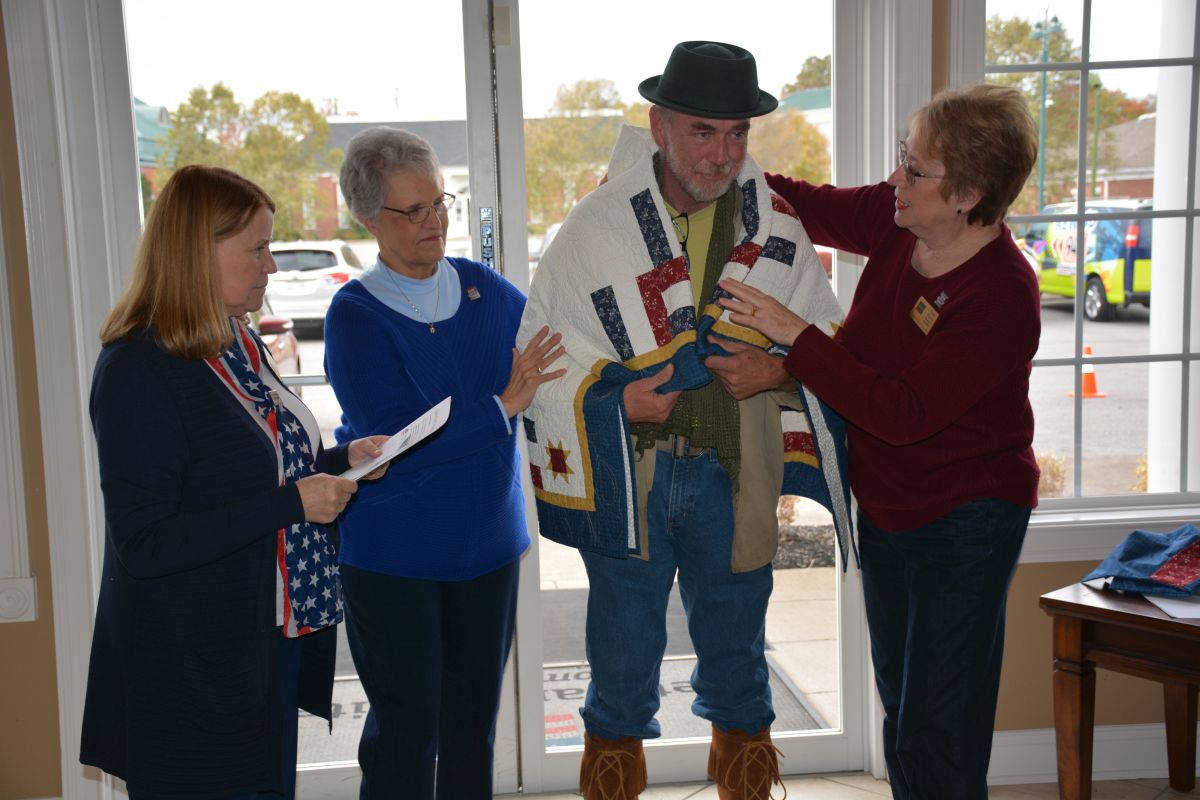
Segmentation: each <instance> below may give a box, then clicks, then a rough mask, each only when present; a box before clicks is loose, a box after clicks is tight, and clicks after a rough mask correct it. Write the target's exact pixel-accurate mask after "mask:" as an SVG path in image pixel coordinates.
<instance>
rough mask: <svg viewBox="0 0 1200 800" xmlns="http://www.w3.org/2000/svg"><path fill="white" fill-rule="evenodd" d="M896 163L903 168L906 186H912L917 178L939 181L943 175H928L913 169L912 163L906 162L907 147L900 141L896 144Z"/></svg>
mask: <svg viewBox="0 0 1200 800" xmlns="http://www.w3.org/2000/svg"><path fill="white" fill-rule="evenodd" d="M896 163H898V164H899V165H900V166H902V167H904V174H905V175H906V176H907V177H908V185H909V186H912V185H913V184H914V183H916V182H917V178H929V179H930V180H941V179H942V178H944V177H946V176H945V175H930V174H929V173H928V172H921V170H919V169H913V165H912V162H910V161H909V160H908V145H907V144H905V143H904V140H903V139H901V140H900V141H899V142H897V143H896Z"/></svg>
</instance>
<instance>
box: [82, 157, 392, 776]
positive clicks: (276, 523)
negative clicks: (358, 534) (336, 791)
mask: <svg viewBox="0 0 1200 800" xmlns="http://www.w3.org/2000/svg"><path fill="white" fill-rule="evenodd" d="M274 210H275V205H274V203H273V202H272V201H271V198H270V197H268V196H267V195H266V193H265V192H263V190H262V189H261V188H259V187H258V186H256V185H255V184H253V183H251V182H250V181H248V180H246V179H245V178H242V177H241V176H239V175H236V174H234V173H232V172H229V171H228V170H223V169H218V168H213V167H202V166H190V167H184V168H183V169H180V170H179V171H177V172H176V173H175V174H174V175H173V176H172V177H171V179H170V180H169V181H168V182H167V184H166V186H165V187H164V188H163V191H162V194H161V195H160V196H159V198H158V201H157V202H156V203H155V205H154V208H153V209H152V211H151V212H150V217H149V219H148V220H147V223H146V231H145V233H144V235H143V237H142V241H141V246H140V248H139V251H138V258H137V264H136V266H135V268H134V273H133V277H132V281H131V283H130V286H129V288H128V289H127V290H126V291H125V293H124V295H123V296H122V297H121V299H120V300H119V301H118V302H117V305H116V306H115V307H114V308H113V310H112V312H111V313H110V314H109V317H108V319H107V320H106V321H105V324H104V328H103V330H102V331H101V341H102V342H103V344H104V348H103V350H102V351H101V353H100V358H99V360H98V361H97V363H96V369H95V374H94V377H93V381H92V395H91V415H92V425H93V428H94V430H95V434H96V446H97V453H98V456H99V461H100V485H101V489H102V491H103V494H104V510H105V523H106V525H105V528H106V540H105V548H104V571H103V576H102V580H101V587H100V599H99V604H98V608H97V612H96V626H95V633H94V636H93V639H92V656H91V666H90V669H89V673H88V687H87V698H86V702H85V706H84V717H83V735H82V744H81V751H80V761H81V762H83V763H84V764H91V765H94V766H97V767H100V768H101V769H103V770H105V771H106V772H109V773H111V774H113V775H116V776H118V777H121V778H123V779H124V780H125V782H126V785H127V788H128V790H129V796H130V797H131V798H134V800H137V799H138V798H170V797H189V798H196V797H206V798H209V797H211V798H239V799H240V798H267V797H270V798H280V797H284V798H290V797H292V796H293V794H294V784H295V775H296V716H297V707H301V708H304V709H305V710H307V711H310V712H312V713H313V714H317V715H320V716H322V717H324V718H326V719H329V718H330V705H331V698H332V691H333V664H334V652H335V641H336V640H335V636H336V634H335V633H334V631H335V630H336V629H335V628H334V627H333V624H334V623H336V622H337V621H338V620H339V619H340V617H341V600H340V592H339V586H338V575H337V556H336V550H335V542H333V541H332V540H331V536H330V531H329V529H328V528H326V527H325V525H326V524H328V523H330V522H332V521H333V520H334V519H335V518H336V517H337V515H338V514H339V513H340V512H341V511H342V509H343V508H344V507H345V505H346V502H347V501H348V500H349V499H350V497H351V495H353V494H354V492H355V490H356V488H357V485H356V484H355V483H354V482H353V481H349V480H345V479H342V478H338V477H334V475H336V474H337V473H339V472H342V471H344V470H345V469H347V467H349V466H352V465H355V464H358V463H361V462H363V461H365V460H367V459H369V458H372V457H374V456H376V455H378V454H379V448H378V445H379V443H380V441H382V438H383V437H376V438H374V439H360V440H358V441H355V442H351V443H350V444H348V445H346V446H343V447H338V448H334V449H333V450H331V451H325V450H323V449H322V448H321V439H320V432H319V430H318V428H317V424H316V420H315V419H314V418H313V416H312V414H311V413H309V411H308V409H306V408H305V407H304V404H303V403H301V402H300V400H299V398H297V397H296V396H295V395H293V394H292V393H291V392H289V391H288V390H287V388H285V387H284V386H283V383H282V382H281V381H280V379H279V377H278V375H277V374H276V373H275V371H274V369H273V367H272V366H271V363H270V359H269V357H268V356H267V355H266V350H265V348H264V347H263V346H262V343H261V342H260V341H259V340H258V338H257V336H255V335H254V334H253V333H252V332H251V331H249V329H248V328H247V327H246V326H245V324H244V322H243V321H242V317H243V315H245V314H246V313H248V312H250V311H254V310H257V309H258V308H259V307H260V306H261V305H262V298H263V291H264V290H265V288H266V285H267V276H268V275H269V274H270V273H272V272H274V271H275V262H274V261H273V259H272V258H271V252H270V250H269V248H268V247H267V245H268V243H269V242H270V239H271V227H272V220H273V213H274ZM326 472H330V473H334V475H330V474H325V473H326ZM379 474H381V473H378V471H377V473H373V474H372V475H371V476H368V477H372V478H374V477H378V476H379ZM325 565H328V566H325ZM301 578H303V580H301Z"/></svg>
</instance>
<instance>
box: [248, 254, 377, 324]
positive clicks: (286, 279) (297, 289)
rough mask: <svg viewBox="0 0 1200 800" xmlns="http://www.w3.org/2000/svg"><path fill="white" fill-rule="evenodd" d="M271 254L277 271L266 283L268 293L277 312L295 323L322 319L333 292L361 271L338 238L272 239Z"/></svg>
mask: <svg viewBox="0 0 1200 800" xmlns="http://www.w3.org/2000/svg"><path fill="white" fill-rule="evenodd" d="M271 255H273V256H274V257H275V265H276V266H277V267H278V271H277V272H276V273H275V274H274V275H272V276H271V280H270V282H269V283H268V284H267V297H268V298H270V301H271V306H272V307H273V308H274V309H275V313H276V314H279V315H280V316H283V317H291V318H292V319H293V320H295V321H296V322H297V323H301V322H319V321H321V320H324V319H325V312H326V311H327V310H328V309H329V301H330V300H332V299H333V295H334V293H335V292H337V290H338V289H340V288H342V286H343V285H344V284H346V283H347V282H348V281H350V280H351V279H352V278H357V277H358V276H359V275H360V274H361V273H362V271H363V265H362V262H361V261H359V260H358V256H357V255H355V253H354V251H353V250H352V249H351V248H350V246H349V245H348V244H346V243H345V242H343V241H341V240H340V239H335V240H331V241H313V242H272V243H271Z"/></svg>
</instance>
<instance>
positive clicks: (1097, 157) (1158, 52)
mask: <svg viewBox="0 0 1200 800" xmlns="http://www.w3.org/2000/svg"><path fill="white" fill-rule="evenodd" d="M1083 9H1084V4H1083V3H1082V2H1079V3H1069V4H1066V5H1065V6H1064V5H1060V6H1057V7H1055V8H1053V9H1050V10H1047V8H1046V6H1045V5H1044V4H1042V3H1033V2H1019V1H1018V2H995V3H989V5H988V13H989V20H988V33H987V51H988V56H987V58H988V67H987V68H986V69H987V72H988V76H987V80H988V81H989V82H994V83H1002V84H1008V85H1014V86H1016V87H1018V88H1019V89H1020V90H1021V91H1022V92H1023V93H1024V94H1025V96H1026V98H1027V100H1028V102H1029V106H1030V111H1031V112H1032V114H1033V116H1034V119H1035V121H1036V122H1037V125H1038V128H1039V138H1040V141H1041V152H1040V158H1039V163H1038V165H1037V167H1036V168H1035V171H1034V174H1033V175H1032V176H1031V178H1030V180H1029V182H1028V183H1027V184H1026V187H1025V191H1024V192H1023V193H1022V194H1021V196H1020V197H1019V198H1018V200H1017V202H1016V203H1015V204H1014V206H1013V208H1012V210H1011V213H1012V214H1014V215H1018V216H1019V217H1024V218H1018V219H1015V220H1013V222H1012V229H1013V234H1014V236H1015V237H1016V238H1017V240H1018V243H1019V244H1021V245H1022V246H1023V247H1024V248H1025V251H1026V253H1027V256H1028V259H1029V261H1030V264H1031V266H1032V268H1033V269H1034V270H1035V271H1036V272H1037V274H1038V282H1039V286H1040V288H1041V290H1042V322H1043V328H1042V338H1041V346H1040V348H1039V351H1038V354H1037V360H1036V361H1035V368H1034V379H1033V381H1032V384H1031V385H1032V391H1031V396H1032V401H1033V406H1034V414H1035V417H1036V420H1037V426H1038V434H1037V441H1036V442H1035V446H1036V447H1037V448H1038V449H1039V451H1040V452H1039V459H1041V458H1042V456H1043V453H1044V454H1045V463H1046V464H1050V465H1051V466H1052V467H1053V469H1052V470H1050V472H1053V473H1055V474H1057V473H1058V472H1060V471H1065V475H1064V477H1063V480H1061V481H1058V482H1057V483H1058V484H1060V485H1061V486H1060V488H1056V489H1055V490H1054V491H1052V492H1051V491H1048V490H1046V489H1045V481H1043V489H1044V491H1043V496H1050V495H1052V494H1053V495H1061V496H1066V497H1072V496H1077V497H1096V496H1122V495H1130V494H1139V493H1142V492H1150V493H1165V492H1176V491H1178V490H1179V488H1180V485H1179V475H1180V470H1181V468H1182V466H1183V461H1182V459H1183V458H1184V457H1185V454H1187V453H1190V452H1193V451H1194V450H1195V449H1196V446H1195V445H1194V444H1192V443H1190V442H1187V441H1181V437H1182V436H1183V435H1184V431H1183V427H1182V424H1181V423H1182V415H1183V413H1184V408H1185V406H1184V398H1183V393H1182V391H1183V387H1182V385H1181V382H1180V372H1181V368H1182V360H1183V359H1184V358H1185V357H1186V356H1185V355H1184V350H1183V342H1184V340H1185V338H1186V337H1187V336H1188V335H1189V331H1188V326H1189V325H1190V326H1191V327H1192V328H1193V329H1194V327H1195V325H1196V322H1195V321H1194V320H1191V319H1190V318H1189V316H1188V314H1186V313H1185V310H1186V309H1187V308H1189V306H1188V305H1186V304H1187V303H1189V302H1191V303H1192V305H1191V306H1190V307H1191V308H1194V307H1195V305H1194V302H1195V301H1194V298H1192V299H1191V300H1190V301H1189V298H1188V297H1187V292H1186V291H1185V278H1186V277H1187V276H1188V274H1189V271H1190V269H1191V268H1190V264H1191V262H1192V261H1193V260H1194V259H1193V256H1192V251H1193V250H1194V246H1189V244H1188V239H1187V236H1186V233H1187V230H1188V223H1187V218H1189V217H1192V216H1194V210H1193V208H1194V207H1193V206H1192V204H1190V203H1189V202H1188V196H1187V193H1186V191H1184V188H1185V187H1186V185H1187V180H1186V178H1187V170H1186V168H1185V167H1186V165H1188V164H1189V163H1194V155H1193V154H1194V152H1195V142H1194V140H1192V139H1190V138H1189V136H1190V134H1189V129H1190V117H1191V114H1192V104H1193V103H1194V99H1193V98H1192V87H1191V80H1190V76H1191V67H1190V66H1170V67H1167V66H1159V65H1158V64H1156V63H1155V62H1154V60H1156V59H1165V58H1180V57H1191V55H1192V53H1191V50H1192V40H1193V38H1194V32H1193V25H1194V10H1195V9H1194V3H1193V2H1191V0H1155V2H1150V3H1145V4H1142V3H1138V4H1134V3H1128V2H1116V1H1115V0H1095V2H1093V3H1092V4H1091V30H1090V31H1084V30H1082V21H1083V13H1082V12H1083ZM1085 38H1086V39H1087V41H1088V45H1089V47H1090V58H1089V59H1088V60H1087V64H1088V65H1090V64H1091V63H1093V62H1100V61H1130V60H1146V61H1147V63H1146V65H1145V66H1136V67H1130V68H1119V69H1109V68H1104V67H1101V68H1099V69H1096V70H1086V69H1085V70H1081V71H1077V70H1062V69H1058V68H1056V66H1055V65H1056V64H1058V63H1068V62H1071V63H1073V62H1079V61H1082V60H1084V59H1083V56H1084V42H1085ZM1036 64H1045V65H1047V66H1046V70H1045V71H1040V70H1026V69H1024V68H1023V67H1024V65H1036ZM1189 100H1191V101H1192V103H1189ZM1081 118H1082V121H1083V123H1084V126H1085V127H1084V129H1083V131H1082V136H1080V133H1081V131H1080V121H1081ZM1039 198H1040V199H1039ZM1181 212H1182V214H1184V215H1185V216H1184V217H1180V216H1179V215H1180V213H1181ZM1164 214H1166V215H1169V216H1164ZM1031 217H1032V218H1031ZM1162 357H1166V358H1167V359H1168V360H1167V361H1166V362H1161V361H1156V362H1150V361H1149V360H1148V358H1162ZM1106 359H1120V360H1119V361H1116V362H1113V361H1106ZM1064 361H1066V362H1067V363H1066V364H1065V365H1063V362H1064ZM1052 365H1053V366H1052ZM1060 365H1061V366H1060ZM1076 387H1079V388H1080V389H1081V397H1079V398H1076V397H1074V396H1071V397H1067V396H1066V395H1067V393H1068V392H1070V393H1071V394H1072V395H1074V392H1075V389H1076ZM1195 403H1196V399H1195V398H1189V399H1188V400H1187V404H1188V405H1189V406H1192V405H1194V404H1195ZM1077 413H1078V414H1079V415H1080V421H1081V424H1080V425H1078V426H1076V425H1073V424H1070V422H1069V421H1070V420H1073V419H1074V418H1075V415H1076V414H1077ZM1068 436H1069V437H1070V438H1069V439H1068V438H1067V437H1068ZM1077 436H1078V437H1079V440H1078V441H1076V437H1077ZM1191 438H1192V439H1195V438H1196V437H1194V436H1192V437H1191ZM1077 449H1078V450H1079V451H1080V452H1081V453H1082V458H1081V459H1078V462H1079V463H1075V462H1076V459H1075V457H1074V453H1075V452H1076V450H1077ZM1060 468H1061V469H1060ZM1044 471H1046V470H1045V464H1044Z"/></svg>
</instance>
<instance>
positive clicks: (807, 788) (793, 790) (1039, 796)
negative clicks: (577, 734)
mask: <svg viewBox="0 0 1200 800" xmlns="http://www.w3.org/2000/svg"><path fill="white" fill-rule="evenodd" d="M784 785H785V787H786V788H787V796H788V800H879V798H881V797H883V798H890V797H891V796H892V793H891V791H890V790H889V788H888V785H887V783H886V782H884V781H877V780H875V779H874V778H872V777H871V776H870V775H863V774H861V773H838V774H834V775H808V776H805V777H802V778H799V777H792V778H785V779H784ZM782 795H783V792H782V791H780V790H778V789H776V796H777V797H782ZM989 796H990V800H1057V798H1058V786H1057V785H1056V784H1053V783H1037V784H1026V785H1020V786H993V787H992V789H991V791H990V792H989ZM1198 796H1200V792H1197V791H1193V792H1190V793H1186V794H1185V793H1183V792H1176V791H1174V790H1172V789H1171V788H1169V786H1168V785H1167V779H1166V778H1160V779H1143V780H1129V781H1099V782H1097V783H1095V784H1093V785H1092V797H1093V798H1094V800H1170V798H1192V799H1193V800H1195V798H1197V797H1198ZM497 797H498V798H513V799H514V800H515V798H522V799H524V798H529V800H579V795H577V794H572V793H551V794H533V795H514V794H504V795H497ZM641 800H717V790H716V789H715V788H714V787H713V785H712V784H711V783H688V784H683V783H677V784H670V785H664V786H651V787H649V788H647V789H646V791H645V792H643V793H642V795H641Z"/></svg>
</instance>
